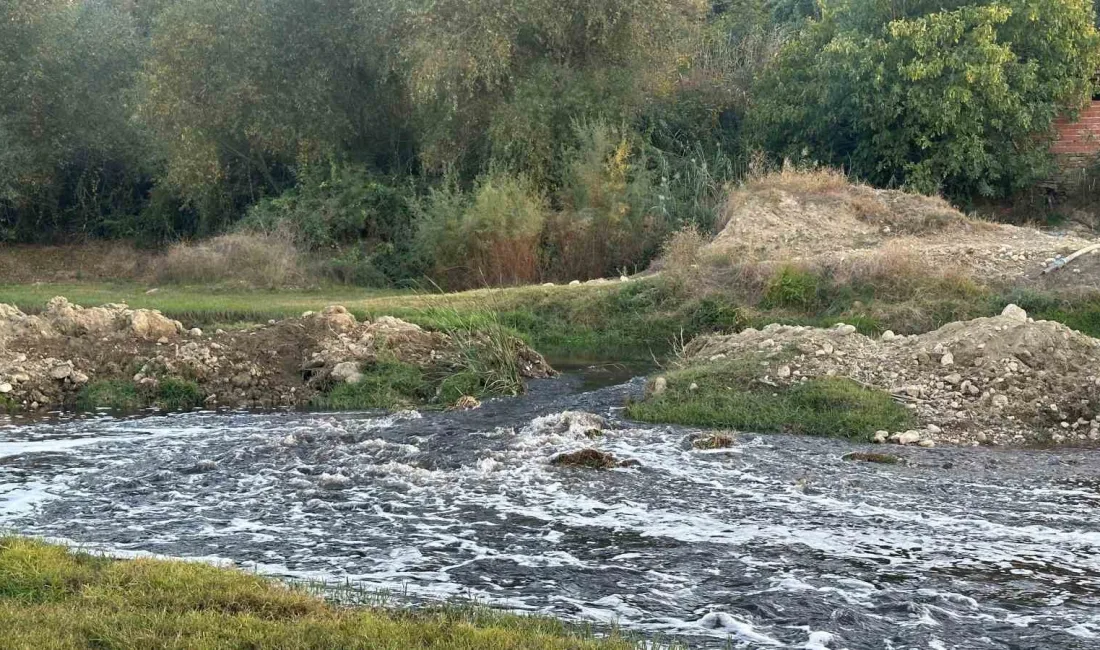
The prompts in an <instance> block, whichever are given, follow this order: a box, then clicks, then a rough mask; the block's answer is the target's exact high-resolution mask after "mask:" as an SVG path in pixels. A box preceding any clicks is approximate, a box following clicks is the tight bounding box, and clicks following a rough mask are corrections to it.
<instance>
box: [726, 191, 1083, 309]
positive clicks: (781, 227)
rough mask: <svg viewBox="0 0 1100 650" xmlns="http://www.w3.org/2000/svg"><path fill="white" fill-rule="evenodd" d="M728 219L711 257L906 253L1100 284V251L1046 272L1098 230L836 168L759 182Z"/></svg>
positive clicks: (1026, 279)
mask: <svg viewBox="0 0 1100 650" xmlns="http://www.w3.org/2000/svg"><path fill="white" fill-rule="evenodd" d="M724 217H725V221H726V225H725V227H724V228H723V230H722V231H721V232H720V233H719V234H718V236H717V237H716V238H715V240H714V241H713V242H712V243H711V244H709V245H708V246H707V248H706V250H705V255H707V256H711V257H718V258H732V259H736V260H739V261H751V262H762V263H768V262H775V263H789V262H794V263H804V264H809V265H817V266H822V267H827V268H843V267H844V266H845V265H855V264H859V265H862V266H866V265H868V264H871V263H875V262H877V261H882V262H884V263H889V261H890V260H889V259H888V258H894V259H895V260H896V259H897V258H899V257H901V256H905V257H907V258H911V259H913V260H914V261H916V262H918V263H920V264H922V265H923V266H924V267H925V268H927V269H932V270H936V271H941V272H942V271H944V270H954V271H958V272H961V273H963V274H966V275H969V276H970V277H972V278H974V279H975V280H977V281H979V282H983V283H989V284H993V285H998V286H1034V287H1037V288H1058V289H1062V288H1064V289H1079V288H1084V289H1098V288H1100V251H1097V252H1096V253H1095V254H1092V255H1090V256H1086V257H1085V258H1081V259H1079V260H1077V261H1074V262H1073V263H1072V264H1070V265H1069V266H1067V267H1066V268H1064V269H1060V270H1058V271H1056V272H1055V273H1052V274H1048V275H1044V274H1043V273H1042V270H1043V269H1044V268H1045V267H1046V266H1048V265H1049V264H1050V263H1051V262H1052V261H1053V260H1055V259H1056V258H1057V257H1058V256H1059V255H1063V256H1064V255H1068V254H1070V253H1073V252H1074V251H1077V250H1080V249H1082V248H1085V247H1086V246H1088V245H1090V244H1092V243H1096V242H1097V241H1100V240H1098V239H1097V238H1096V237H1095V236H1094V235H1092V234H1082V235H1072V234H1065V233H1063V234H1055V233H1048V232H1043V231H1039V230H1035V229H1033V228H1021V227H1017V226H1009V225H1003V224H994V223H989V222H985V221H981V220H978V219H974V218H971V217H968V216H966V215H964V214H962V213H961V212H959V211H958V210H956V209H955V208H953V207H952V206H951V205H950V204H949V203H947V202H946V201H944V200H943V199H940V198H936V197H928V196H921V195H915V194H908V193H906V192H900V191H895V190H878V189H874V188H872V187H868V186H865V185H855V184H851V183H849V182H848V181H847V180H846V179H845V178H844V177H843V176H842V175H839V174H835V173H829V172H815V173H801V172H783V173H780V174H775V175H773V176H768V177H764V178H762V179H756V180H754V181H750V182H749V183H748V184H747V185H746V186H745V187H744V188H743V189H741V190H738V191H735V192H733V193H732V194H731V196H730V199H729V201H728V203H727V205H726V209H725V215H724ZM887 268H889V267H887Z"/></svg>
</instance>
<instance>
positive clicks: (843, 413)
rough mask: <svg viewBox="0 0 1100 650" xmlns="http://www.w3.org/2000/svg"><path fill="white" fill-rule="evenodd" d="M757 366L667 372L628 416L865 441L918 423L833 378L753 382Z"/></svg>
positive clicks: (883, 396)
mask: <svg viewBox="0 0 1100 650" xmlns="http://www.w3.org/2000/svg"><path fill="white" fill-rule="evenodd" d="M753 363H754V360H752V359H748V360H741V361H737V362H729V361H727V362H718V363H709V364H705V365H701V366H693V367H688V368H685V369H683V370H677V371H674V372H671V373H669V374H668V375H666V379H667V382H668V388H667V389H666V390H665V391H664V392H663V393H661V394H660V395H656V396H650V397H648V398H646V399H645V400H644V401H641V402H634V403H631V404H629V405H628V406H627V409H626V413H627V416H629V417H631V418H633V419H635V420H641V421H643V422H659V423H672V424H686V425H690V426H700V427H711V428H722V429H735V430H738V431H751V432H756V433H780V432H786V433H802V434H809V435H823V436H839V437H844V438H850V439H853V440H861V441H869V440H870V439H871V438H872V436H873V435H874V432H875V431H878V430H883V429H885V430H887V431H898V430H904V429H908V428H911V426H912V419H911V416H910V414H909V412H908V411H907V410H906V409H905V408H904V407H902V406H900V405H899V404H896V403H895V402H894V401H893V400H892V399H891V398H890V395H889V394H887V393H886V392H884V391H878V390H873V389H869V388H865V387H863V386H861V385H860V384H857V383H856V382H854V381H851V380H849V379H843V378H834V377H827V378H820V379H812V380H809V381H806V382H802V383H797V384H793V385H792V386H790V387H773V386H768V385H762V384H758V383H755V381H754V377H755V374H754V370H753ZM692 384H695V385H696V389H695V390H692V389H691V385H692Z"/></svg>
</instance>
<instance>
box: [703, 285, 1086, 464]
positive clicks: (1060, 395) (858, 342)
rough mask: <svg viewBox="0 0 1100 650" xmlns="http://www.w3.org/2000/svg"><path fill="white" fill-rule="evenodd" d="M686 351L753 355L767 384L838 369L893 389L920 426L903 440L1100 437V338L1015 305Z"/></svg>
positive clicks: (743, 336) (756, 333)
mask: <svg viewBox="0 0 1100 650" xmlns="http://www.w3.org/2000/svg"><path fill="white" fill-rule="evenodd" d="M685 354H686V357H685V363H687V364H698V363H706V362H711V361H719V360H722V359H756V358H759V359H760V360H761V366H760V376H759V379H758V381H761V382H762V383H765V384H774V385H783V384H790V383H793V382H798V381H804V380H806V379H809V378H813V377H822V376H842V377H849V378H851V379H854V380H856V381H859V382H862V383H864V384H867V385H869V386H874V387H877V388H881V389H884V390H887V391H890V392H891V393H892V394H893V395H895V399H897V400H899V401H903V402H905V403H906V404H907V405H909V406H910V408H912V409H913V411H914V413H915V414H916V416H917V418H918V420H919V421H920V422H921V423H922V424H923V425H924V426H925V430H923V431H920V432H916V433H913V432H911V435H910V436H907V437H902V440H903V441H905V442H918V441H920V440H930V441H932V442H935V443H950V444H973V443H982V442H989V443H996V444H1023V443H1034V442H1048V441H1052V442H1073V441H1082V440H1093V441H1095V440H1100V340H1097V339H1094V338H1091V337H1089V336H1086V335H1085V334H1082V333H1080V332H1077V331H1075V330H1072V329H1070V328H1068V327H1066V326H1064V325H1062V324H1060V323H1055V322H1051V321H1032V320H1030V319H1028V317H1027V314H1026V313H1024V312H1023V310H1021V309H1019V308H1018V307H1015V306H1014V305H1010V306H1009V307H1008V308H1006V309H1005V312H1004V313H1003V314H1002V315H1001V316H997V317H994V318H979V319H975V320H972V321H965V322H956V323H951V324H949V325H946V326H944V327H942V328H940V329H938V330H936V331H933V332H929V333H927V334H922V335H919V336H894V335H893V334H891V333H889V332H888V333H886V334H884V335H883V336H882V338H880V339H871V338H868V337H865V336H862V335H860V334H857V333H855V328H854V327H852V326H850V325H838V326H837V327H834V328H832V329H827V330H826V329H818V328H810V327H791V326H784V325H769V326H768V327H765V328H764V329H763V330H755V329H747V330H745V331H743V332H741V333H739V334H731V335H726V336H708V337H701V338H699V339H696V340H695V341H693V342H692V343H691V344H690V345H689V346H688V347H687V350H686V351H685ZM890 433H892V434H904V432H890ZM895 439H896V438H895Z"/></svg>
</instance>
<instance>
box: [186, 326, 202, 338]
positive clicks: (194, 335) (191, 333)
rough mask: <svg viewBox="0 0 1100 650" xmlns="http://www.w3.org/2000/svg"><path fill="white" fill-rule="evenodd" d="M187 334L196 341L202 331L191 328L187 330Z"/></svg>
mask: <svg viewBox="0 0 1100 650" xmlns="http://www.w3.org/2000/svg"><path fill="white" fill-rule="evenodd" d="M187 334H188V336H191V337H192V338H196V339H197V338H200V337H202V330H200V329H199V328H197V327H192V328H191V329H189V330H187Z"/></svg>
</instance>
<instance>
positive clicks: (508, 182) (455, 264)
mask: <svg viewBox="0 0 1100 650" xmlns="http://www.w3.org/2000/svg"><path fill="white" fill-rule="evenodd" d="M414 211H415V212H416V214H417V225H418V229H419V246H420V248H421V254H422V255H423V256H424V257H425V258H427V259H432V260H434V264H435V269H434V273H433V275H434V277H435V278H436V279H437V280H439V281H440V282H442V283H444V284H445V285H446V286H448V287H471V286H478V285H484V284H494V285H514V284H523V283H529V282H534V281H536V280H537V279H538V278H539V238H540V235H541V233H542V228H543V223H544V222H545V219H546V203H545V200H544V199H543V197H542V196H541V195H540V194H539V193H538V192H537V191H536V190H535V188H534V187H533V186H532V185H531V184H530V183H529V182H528V181H527V179H526V178H525V177H523V176H513V175H510V174H506V173H503V172H490V173H488V174H486V175H484V176H482V177H481V178H479V179H478V181H477V183H476V185H475V187H474V189H473V191H472V192H470V193H469V194H467V193H464V192H462V190H460V189H459V188H458V186H457V184H456V183H455V181H454V180H453V179H447V180H446V182H445V183H444V184H443V185H442V186H441V187H439V188H436V189H433V190H432V191H430V192H429V194H428V196H427V197H426V198H425V199H424V200H423V201H420V202H418V203H416V204H415V207H414Z"/></svg>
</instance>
